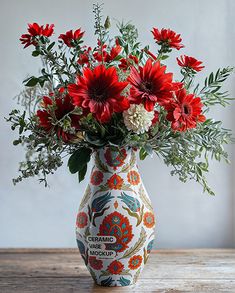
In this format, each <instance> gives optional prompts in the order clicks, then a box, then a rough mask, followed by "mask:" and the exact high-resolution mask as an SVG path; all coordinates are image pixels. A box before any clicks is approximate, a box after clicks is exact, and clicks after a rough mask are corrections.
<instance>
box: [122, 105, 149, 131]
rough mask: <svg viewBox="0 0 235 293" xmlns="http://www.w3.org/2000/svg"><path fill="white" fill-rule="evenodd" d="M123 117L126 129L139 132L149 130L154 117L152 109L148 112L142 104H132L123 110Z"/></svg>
mask: <svg viewBox="0 0 235 293" xmlns="http://www.w3.org/2000/svg"><path fill="white" fill-rule="evenodd" d="M123 118H124V124H125V126H126V128H127V129H128V130H131V131H133V132H135V133H137V134H140V133H144V132H146V131H148V130H149V128H150V126H151V125H152V120H153V118H154V111H151V112H148V111H147V110H145V108H144V105H142V104H140V105H134V104H132V105H131V106H130V108H129V109H128V110H126V111H124V112H123Z"/></svg>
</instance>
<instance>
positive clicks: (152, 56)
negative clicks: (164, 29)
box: [145, 50, 157, 61]
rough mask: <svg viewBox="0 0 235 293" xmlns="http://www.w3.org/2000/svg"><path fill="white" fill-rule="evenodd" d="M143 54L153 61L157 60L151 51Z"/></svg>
mask: <svg viewBox="0 0 235 293" xmlns="http://www.w3.org/2000/svg"><path fill="white" fill-rule="evenodd" d="M145 53H146V54H147V55H149V56H150V57H151V58H152V59H153V60H154V61H156V60H157V57H156V56H155V55H154V54H153V53H152V52H151V51H149V50H147V51H145Z"/></svg>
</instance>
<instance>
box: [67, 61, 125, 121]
mask: <svg viewBox="0 0 235 293" xmlns="http://www.w3.org/2000/svg"><path fill="white" fill-rule="evenodd" d="M127 84H128V83H127V82H119V81H118V75H117V71H116V68H115V67H109V68H105V67H104V65H99V66H97V67H95V68H94V69H93V70H91V69H90V68H85V69H83V75H82V76H78V77H77V83H76V84H70V85H69V86H68V91H69V94H70V95H71V96H72V97H73V102H74V105H76V106H80V107H82V108H85V109H89V111H90V112H91V113H93V114H94V117H95V118H96V119H97V120H98V121H100V122H101V123H106V122H108V121H109V120H110V119H111V116H112V113H114V112H122V111H124V110H126V109H128V107H129V101H128V99H127V98H125V97H124V96H122V95H121V92H122V91H123V90H124V88H125V87H126V86H127Z"/></svg>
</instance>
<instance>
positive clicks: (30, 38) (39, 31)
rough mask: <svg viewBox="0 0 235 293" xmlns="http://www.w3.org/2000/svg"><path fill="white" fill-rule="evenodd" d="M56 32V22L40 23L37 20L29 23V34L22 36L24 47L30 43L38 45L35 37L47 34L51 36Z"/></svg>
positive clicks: (46, 35)
mask: <svg viewBox="0 0 235 293" xmlns="http://www.w3.org/2000/svg"><path fill="white" fill-rule="evenodd" d="M53 32H54V24H51V25H49V24H46V25H45V26H43V25H41V26H40V25H39V24H37V23H36V22H34V23H30V24H28V34H23V35H22V36H21V38H20V41H21V43H22V44H23V45H24V48H26V47H28V46H30V45H34V46H35V45H37V41H36V39H35V37H37V36H45V37H50V36H51V35H52V34H53Z"/></svg>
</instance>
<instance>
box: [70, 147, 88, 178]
mask: <svg viewBox="0 0 235 293" xmlns="http://www.w3.org/2000/svg"><path fill="white" fill-rule="evenodd" d="M91 152H92V151H91V149H88V148H86V147H82V148H79V149H78V150H76V151H75V152H74V153H73V154H72V155H71V156H70V158H69V160H68V167H69V171H70V172H71V173H72V174H75V173H77V172H80V171H82V172H81V178H82V175H83V174H84V171H85V166H86V165H87V163H88V162H89V161H90V157H91Z"/></svg>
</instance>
